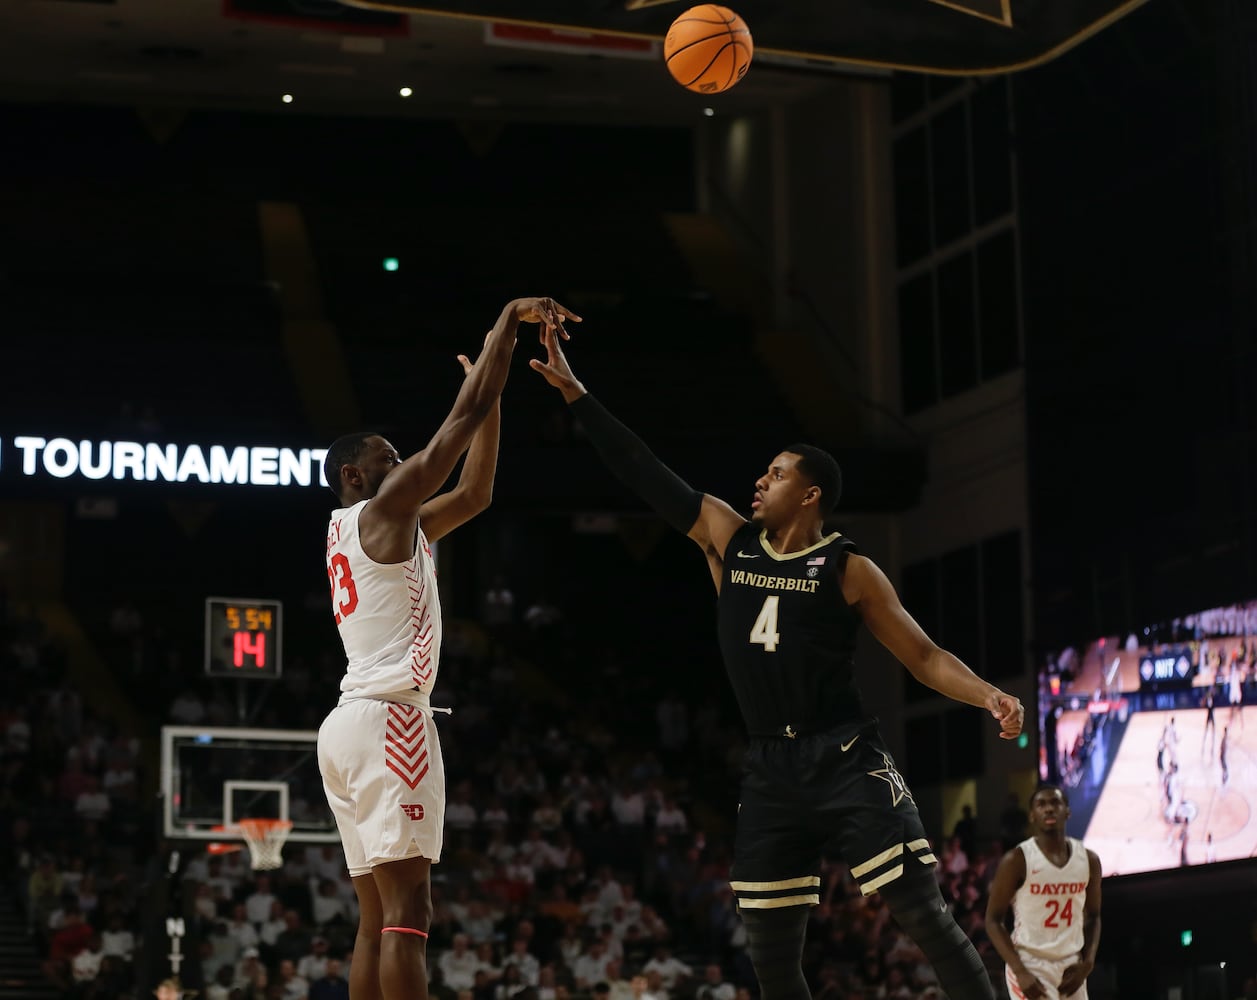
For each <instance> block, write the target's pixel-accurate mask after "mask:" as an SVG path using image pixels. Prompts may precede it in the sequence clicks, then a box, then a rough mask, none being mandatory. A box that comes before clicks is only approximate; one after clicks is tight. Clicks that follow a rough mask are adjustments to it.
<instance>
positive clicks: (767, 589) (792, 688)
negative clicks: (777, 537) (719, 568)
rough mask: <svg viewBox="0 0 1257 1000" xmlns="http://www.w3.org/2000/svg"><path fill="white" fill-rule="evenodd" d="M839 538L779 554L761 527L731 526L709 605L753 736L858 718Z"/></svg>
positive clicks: (855, 620)
mask: <svg viewBox="0 0 1257 1000" xmlns="http://www.w3.org/2000/svg"><path fill="white" fill-rule="evenodd" d="M855 550H856V547H855V545H854V543H852V542H851V541H849V540H848V539H846V538H844V537H843V536H842V535H839V534H833V535H828V536H826V537H825V538H824V539H823V540H822V541H820V542H818V543H817V544H816V545H813V546H812V547H811V548H807V549H803V550H802V551H800V552H791V553H789V554H787V555H779V554H778V553H777V552H775V551H774V550H773V548H772V546H771V545H770V544H769V543H768V541H767V539H765V538H764V537H763V529H761V528H760V527H759V526H758V525H756V524H754V523H748V524H746V525H745V526H744V527H742V528H739V529H738V531H737V532H736V533H735V534H734V536H733V538H732V539H731V540H730V542H729V548H728V549H727V550H726V551H725V560H724V576H723V578H722V580H721V584H720V598H719V601H718V602H717V612H716V614H717V622H718V632H719V636H720V649H721V652H722V653H723V654H724V662H725V670H727V671H728V673H729V681H730V683H731V684H732V685H733V691H734V694H735V695H736V697H737V699H738V705H739V706H740V707H741V709H742V717H743V719H745V721H746V727H747V731H748V732H749V733H751V734H752V735H756V734H760V735H765V734H771V733H777V732H780V731H781V730H782V729H783V728H784V727H785V726H791V727H792V728H793V729H794V730H795V731H796V732H799V733H809V732H818V731H820V730H825V729H832V728H833V727H835V726H837V725H840V724H841V723H843V722H849V721H851V720H854V719H859V718H861V717H863V715H864V708H863V705H862V704H861V701H860V693H859V691H858V690H857V688H856V686H855V679H854V677H853V669H854V657H855V642H856V632H857V630H858V629H859V627H860V621H861V619H860V616H859V614H857V613H856V611H855V609H854V608H851V607H848V606H847V603H846V601H845V600H844V598H843V596H842V574H843V572H844V571H845V570H846V565H847V556H848V555H849V554H850V553H851V552H854V551H855Z"/></svg>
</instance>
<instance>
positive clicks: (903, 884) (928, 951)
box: [879, 862, 995, 1000]
mask: <svg viewBox="0 0 1257 1000" xmlns="http://www.w3.org/2000/svg"><path fill="white" fill-rule="evenodd" d="M910 865H911V863H910V862H906V863H905V867H906V869H907V870H906V871H905V874H903V875H901V876H900V877H898V878H896V879H894V880H893V881H891V882H888V883H886V884H885V885H883V886H882V887H881V889H880V890H879V891H880V892H881V894H882V898H883V899H884V900H885V901H886V905H887V907H888V908H889V909H890V915H891V916H892V917H894V918H895V921H896V922H897V923H898V924H899V926H900V927H901V928H903V932H904V933H905V934H907V935H908V937H910V938H912V940H913V941H914V942H915V943H916V945H917V947H918V948H920V949H921V951H922V952H924V954H925V957H926V959H927V960H928V961H929V963H930V965H931V966H932V967H933V968H934V972H935V974H936V975H937V976H938V982H939V985H940V986H942V987H943V992H945V993H946V994H947V996H948V998H949V1000H994V998H995V991H994V990H993V989H992V988H991V980H990V977H989V976H988V975H987V972H986V966H985V965H983V963H982V958H981V957H980V956H979V955H978V951H977V949H976V948H974V946H973V942H972V941H970V940H969V938H968V937H966V936H965V932H964V931H963V930H961V929H960V925H959V924H958V923H956V918H955V917H953V916H952V915H951V912H950V911H949V910H948V909H947V904H946V903H944V902H943V896H942V894H941V893H940V892H939V891H938V882H937V880H936V879H935V878H934V872H933V871H932V870H930V869H922V870H919V871H913V870H911V868H910V867H909V866H910Z"/></svg>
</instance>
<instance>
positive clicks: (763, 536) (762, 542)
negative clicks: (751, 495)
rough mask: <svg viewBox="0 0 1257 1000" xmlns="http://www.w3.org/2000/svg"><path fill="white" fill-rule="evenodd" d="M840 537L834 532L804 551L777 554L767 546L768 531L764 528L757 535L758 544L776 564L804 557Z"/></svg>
mask: <svg viewBox="0 0 1257 1000" xmlns="http://www.w3.org/2000/svg"><path fill="white" fill-rule="evenodd" d="M841 537H842V532H841V531H835V532H834V533H833V534H832V535H826V536H825V537H824V538H822V539H821V540H820V541H819V542H817V543H816V544H815V545H809V546H808V547H807V548H806V549H796V550H795V551H793V552H778V551H777V550H776V549H774V548H773V547H772V546H771V545H770V544H769V542H768V529H767V528H765V529H764V530H763V531H761V532H760V533H759V544H760V546H761V547H762V548H763V550H764V551H765V552H766V553H767V554H768V557H769V558H770V559H776V560H777V561H778V562H783V561H784V560H786V559H794V558H797V557H798V556H805V555H807V554H808V553H809V552H814V551H815V550H816V549H819V548H820V547H821V546H822V545H828V544H829V543H830V542H832V541H833V540H834V539H836V538H841Z"/></svg>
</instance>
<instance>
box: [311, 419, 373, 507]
mask: <svg viewBox="0 0 1257 1000" xmlns="http://www.w3.org/2000/svg"><path fill="white" fill-rule="evenodd" d="M373 437H379V434H378V433H377V432H376V431H355V432H354V433H353V434H345V435H342V436H341V437H338V438H337V439H336V440H335V441H333V442H332V444H331V447H329V448H328V449H327V454H326V455H325V456H324V457H323V478H324V479H326V480H327V485H328V486H329V487H331V490H332V492H333V493H335V494H336V499H337V500H340V499H341V495H340V469H341V466H342V465H353V464H354V463H355V462H357V461H358V460H359V459H360V458H362V453H363V452H364V451H365V450H366V447H367V439H368V438H373Z"/></svg>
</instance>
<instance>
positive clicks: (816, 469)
mask: <svg viewBox="0 0 1257 1000" xmlns="http://www.w3.org/2000/svg"><path fill="white" fill-rule="evenodd" d="M785 450H786V451H787V452H788V453H789V454H791V455H798V456H799V462H798V469H799V471H800V472H802V473H803V475H804V476H806V477H807V478H808V479H810V480H811V482H812V485H813V486H816V487H817V488H819V489H820V491H821V506H820V509H821V516H822V517H828V516H829V515H830V514H832V513H833V512H834V508H835V507H837V506H838V498H839V497H841V496H842V468H841V467H840V466H839V465H838V462H837V460H836V459H835V458H834V456H833V455H831V454H830V453H829V452H827V451H825V450H824V449H822V448H817V447H815V446H814V445H810V444H792V445H790V446H789V447H788V448H786V449H785Z"/></svg>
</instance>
